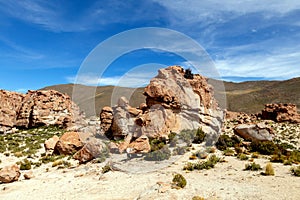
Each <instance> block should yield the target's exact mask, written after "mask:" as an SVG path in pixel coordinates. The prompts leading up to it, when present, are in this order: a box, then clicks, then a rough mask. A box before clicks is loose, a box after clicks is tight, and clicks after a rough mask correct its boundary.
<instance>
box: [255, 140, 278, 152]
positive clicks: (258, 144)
mask: <svg viewBox="0 0 300 200" xmlns="http://www.w3.org/2000/svg"><path fill="white" fill-rule="evenodd" d="M250 150H251V151H252V152H255V151H256V152H259V153H261V154H264V155H273V154H275V153H277V152H278V151H279V149H278V146H277V145H276V144H275V143H273V142H272V141H253V142H251V144H250Z"/></svg>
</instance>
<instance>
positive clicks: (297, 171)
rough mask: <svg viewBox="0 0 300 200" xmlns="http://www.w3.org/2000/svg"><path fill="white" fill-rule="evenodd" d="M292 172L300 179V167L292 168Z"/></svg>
mask: <svg viewBox="0 0 300 200" xmlns="http://www.w3.org/2000/svg"><path fill="white" fill-rule="evenodd" d="M291 172H292V174H293V175H294V176H299V177H300V166H298V167H292V168H291Z"/></svg>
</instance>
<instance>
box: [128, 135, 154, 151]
mask: <svg viewBox="0 0 300 200" xmlns="http://www.w3.org/2000/svg"><path fill="white" fill-rule="evenodd" d="M150 151H151V146H150V144H149V138H148V137H147V136H146V135H142V136H141V137H139V138H138V139H136V140H135V141H134V142H132V143H130V144H129V146H128V153H149V152H150Z"/></svg>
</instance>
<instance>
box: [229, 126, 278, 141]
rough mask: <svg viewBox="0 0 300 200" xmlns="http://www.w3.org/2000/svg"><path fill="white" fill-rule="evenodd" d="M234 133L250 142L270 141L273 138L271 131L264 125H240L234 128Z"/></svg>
mask: <svg viewBox="0 0 300 200" xmlns="http://www.w3.org/2000/svg"><path fill="white" fill-rule="evenodd" d="M234 133H235V134H236V135H238V136H240V137H242V138H244V139H246V140H251V141H271V140H273V138H274V133H273V130H272V129H271V128H270V127H268V126H266V125H265V124H264V123H258V124H240V125H237V126H236V127H235V128H234Z"/></svg>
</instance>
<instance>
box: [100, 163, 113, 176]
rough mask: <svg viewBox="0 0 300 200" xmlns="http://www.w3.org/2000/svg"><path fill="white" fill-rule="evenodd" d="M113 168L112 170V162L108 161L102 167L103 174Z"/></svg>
mask: <svg viewBox="0 0 300 200" xmlns="http://www.w3.org/2000/svg"><path fill="white" fill-rule="evenodd" d="M111 170H112V168H111V166H110V164H109V163H106V165H105V166H104V167H102V174H105V173H107V172H109V171H111Z"/></svg>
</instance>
